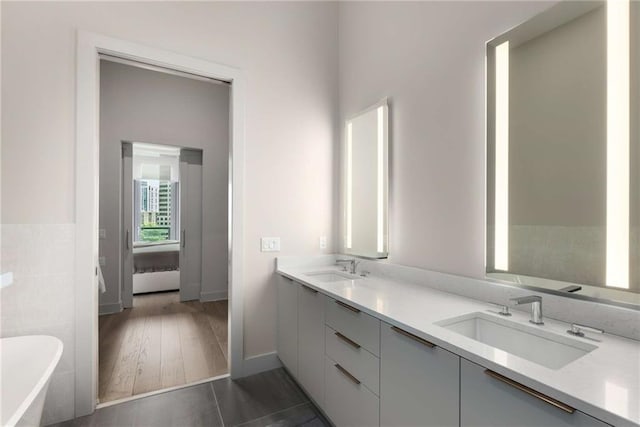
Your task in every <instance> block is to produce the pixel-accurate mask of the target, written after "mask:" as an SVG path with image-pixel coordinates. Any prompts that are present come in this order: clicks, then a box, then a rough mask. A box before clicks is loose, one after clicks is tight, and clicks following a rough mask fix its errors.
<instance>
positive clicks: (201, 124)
mask: <svg viewBox="0 0 640 427" xmlns="http://www.w3.org/2000/svg"><path fill="white" fill-rule="evenodd" d="M100 86H101V89H100V213H99V219H100V228H102V229H105V231H106V238H105V239H101V240H100V255H101V256H104V257H105V261H106V264H105V266H104V267H103V269H102V272H103V274H104V279H105V283H106V287H107V292H105V293H104V294H101V295H100V305H101V306H104V307H114V306H116V307H117V306H118V305H119V303H120V302H121V295H120V290H121V286H120V284H121V282H120V271H121V269H122V263H121V248H122V242H121V239H122V234H121V233H120V230H121V229H122V227H121V210H120V205H121V201H122V195H121V189H122V178H121V177H122V173H121V170H122V168H121V162H122V160H121V159H122V141H131V142H147V143H155V144H164V145H173V146H181V147H185V148H198V149H201V150H203V151H202V152H203V156H202V158H203V167H202V174H203V175H202V176H203V179H202V205H203V211H204V215H203V224H202V259H203V263H202V276H201V277H202V283H201V293H202V294H204V295H205V297H207V296H208V297H211V296H214V295H217V296H218V297H222V298H224V297H225V296H226V291H227V277H228V275H227V265H228V247H229V243H228V233H227V228H228V215H227V212H228V203H227V194H228V188H229V183H228V163H229V86H227V85H222V84H214V83H210V82H204V81H199V80H194V79H189V78H185V77H180V76H176V75H171V74H167V73H160V72H157V71H151V70H146V69H142V68H136V67H133V66H130V65H124V64H120V63H116V62H110V61H100ZM176 164H177V161H176ZM135 165H136V162H135V157H134V166H135ZM134 173H135V171H134ZM182 209H189V207H188V206H183V207H182ZM103 311H104V310H101V312H103Z"/></svg>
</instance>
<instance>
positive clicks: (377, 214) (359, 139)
mask: <svg viewBox="0 0 640 427" xmlns="http://www.w3.org/2000/svg"><path fill="white" fill-rule="evenodd" d="M388 116H389V107H388V105H387V100H386V99H384V100H382V101H380V102H379V103H377V104H375V105H373V106H371V107H369V108H367V109H366V110H365V111H363V112H361V113H359V114H356V115H355V116H353V117H352V118H350V119H349V120H347V121H346V123H345V139H344V149H343V152H342V194H343V203H342V217H343V221H342V228H343V239H342V252H343V253H345V254H349V255H357V256H362V257H366V258H386V257H387V255H388V218H387V216H388V214H387V212H388V208H387V197H388V196H387V194H388V145H389V135H388V128H389V127H388Z"/></svg>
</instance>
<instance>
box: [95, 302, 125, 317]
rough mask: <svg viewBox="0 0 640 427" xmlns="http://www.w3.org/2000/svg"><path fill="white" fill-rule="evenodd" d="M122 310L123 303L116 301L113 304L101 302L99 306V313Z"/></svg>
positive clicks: (111, 312)
mask: <svg viewBox="0 0 640 427" xmlns="http://www.w3.org/2000/svg"><path fill="white" fill-rule="evenodd" d="M121 311H122V303H120V302H115V303H112V304H100V306H99V307H98V315H100V316H102V315H103V314H113V313H120V312H121Z"/></svg>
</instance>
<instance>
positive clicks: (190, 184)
mask: <svg viewBox="0 0 640 427" xmlns="http://www.w3.org/2000/svg"><path fill="white" fill-rule="evenodd" d="M179 209H180V300H181V301H190V300H196V299H200V288H201V282H202V151H201V150H191V149H185V148H183V149H182V150H180V207H179Z"/></svg>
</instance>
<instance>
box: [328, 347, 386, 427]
mask: <svg viewBox="0 0 640 427" xmlns="http://www.w3.org/2000/svg"><path fill="white" fill-rule="evenodd" d="M324 372H325V384H326V390H325V398H324V403H325V406H324V410H325V411H326V413H327V415H328V416H329V418H330V419H331V421H332V422H333V424H335V425H336V426H337V427H342V426H363V427H364V426H367V427H376V426H379V425H380V416H379V412H380V409H379V408H380V399H378V396H376V395H375V394H373V393H372V392H371V391H370V390H369V389H368V388H367V387H364V386H363V385H362V384H359V383H358V380H357V379H356V378H355V376H354V375H352V374H351V373H350V372H349V371H348V370H347V369H345V368H344V367H342V366H341V365H340V364H338V363H337V362H335V361H333V360H331V358H329V357H328V356H326V357H325V369H324Z"/></svg>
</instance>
